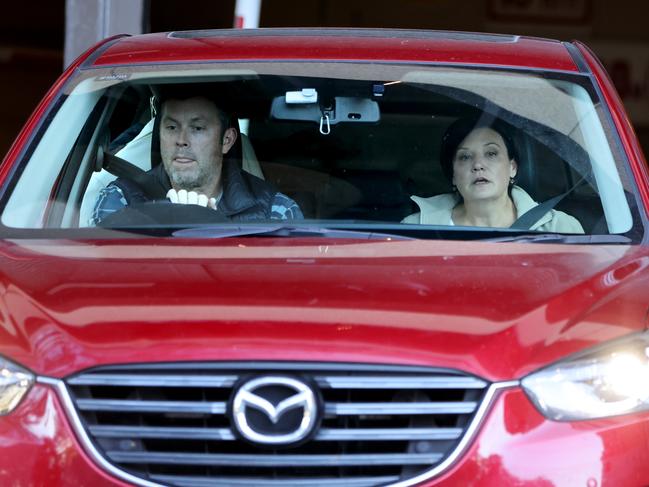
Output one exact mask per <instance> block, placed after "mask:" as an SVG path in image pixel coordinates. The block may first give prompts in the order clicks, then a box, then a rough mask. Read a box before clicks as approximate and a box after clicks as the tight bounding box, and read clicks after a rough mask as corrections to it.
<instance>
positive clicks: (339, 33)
mask: <svg viewBox="0 0 649 487" xmlns="http://www.w3.org/2000/svg"><path fill="white" fill-rule="evenodd" d="M287 36H292V37H295V36H304V37H383V38H385V37H392V38H395V39H430V40H456V41H480V42H496V43H513V42H516V41H517V40H518V39H519V36H514V35H506V34H483V33H480V32H454V31H443V30H416V29H349V28H335V27H332V28H261V29H211V30H187V31H175V32H170V33H169V34H168V37H170V38H172V39H199V38H206V37H287Z"/></svg>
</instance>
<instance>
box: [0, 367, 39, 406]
mask: <svg viewBox="0 0 649 487" xmlns="http://www.w3.org/2000/svg"><path fill="white" fill-rule="evenodd" d="M33 383H34V374H32V373H31V372H29V371H28V370H26V369H24V368H22V367H20V366H19V365H16V364H14V363H13V362H10V361H9V360H7V359H4V358H2V357H0V415H4V414H8V413H10V412H11V411H13V410H14V409H15V408H16V406H18V404H19V403H20V400H21V399H22V398H23V396H24V395H25V393H26V392H27V391H28V390H29V388H30V387H31V386H32V384H33Z"/></svg>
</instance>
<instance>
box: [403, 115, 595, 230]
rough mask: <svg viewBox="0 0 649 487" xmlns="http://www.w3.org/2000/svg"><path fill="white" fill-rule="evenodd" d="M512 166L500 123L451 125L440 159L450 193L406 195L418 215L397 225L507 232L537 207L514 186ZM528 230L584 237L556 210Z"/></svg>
mask: <svg viewBox="0 0 649 487" xmlns="http://www.w3.org/2000/svg"><path fill="white" fill-rule="evenodd" d="M517 161H518V156H517V153H516V148H515V146H514V144H513V141H512V139H511V137H510V136H509V133H508V130H507V127H506V126H505V125H504V124H503V123H502V122H501V121H499V120H494V119H488V120H486V119H475V118H472V119H459V120H457V121H456V122H454V123H453V124H452V125H451V126H450V127H449V128H448V130H447V131H446V133H445V134H444V137H443V139H442V147H441V155H440V163H441V165H442V170H443V171H444V175H445V176H446V177H447V178H448V179H449V181H450V182H451V183H452V184H453V190H454V192H453V193H447V194H441V195H437V196H433V197H431V198H421V197H419V196H412V197H411V198H412V200H413V201H415V203H417V205H419V209H420V212H419V213H414V214H412V215H409V216H407V217H406V218H404V219H403V223H425V224H430V225H462V226H476V227H499V228H507V227H510V226H511V225H512V224H513V223H514V222H515V221H516V219H517V218H518V217H520V216H521V215H522V214H524V213H525V212H527V211H528V210H530V209H531V208H533V207H534V206H537V205H538V203H536V202H535V201H534V200H533V199H532V198H531V197H530V195H528V194H527V193H526V192H525V191H524V190H523V189H521V188H520V187H518V186H515V185H514V182H515V178H516V174H517V172H518V162H517ZM530 230H537V231H543V232H563V233H584V229H583V228H582V226H581V225H580V223H579V222H578V221H577V219H575V218H574V217H572V216H570V215H568V214H566V213H564V212H562V211H557V210H550V211H548V212H547V213H546V214H545V215H543V216H542V217H540V218H539V220H538V221H537V222H536V223H534V224H533V225H532V226H531V228H530Z"/></svg>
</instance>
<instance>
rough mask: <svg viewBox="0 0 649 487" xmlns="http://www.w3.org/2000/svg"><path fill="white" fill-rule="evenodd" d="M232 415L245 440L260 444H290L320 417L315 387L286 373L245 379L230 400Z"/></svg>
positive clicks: (310, 429) (311, 429)
mask: <svg viewBox="0 0 649 487" xmlns="http://www.w3.org/2000/svg"><path fill="white" fill-rule="evenodd" d="M230 404H231V411H230V417H231V420H232V423H233V425H234V427H235V429H236V430H237V431H238V432H239V434H240V435H241V436H242V437H243V438H244V439H246V440H248V441H250V442H252V443H256V444H260V445H291V444H296V443H299V442H301V441H303V440H305V439H307V438H308V437H309V436H310V435H311V433H313V432H314V430H315V428H316V426H317V424H318V422H319V420H320V411H319V410H320V408H319V401H318V396H317V395H316V392H315V391H314V389H313V388H312V387H310V386H309V385H307V384H306V383H304V382H303V381H301V380H298V379H297V378H292V377H284V376H263V377H257V378H254V379H252V380H249V381H246V382H244V383H242V384H241V385H240V386H239V387H238V388H237V389H236V392H235V393H234V396H233V397H232V400H231V403H230Z"/></svg>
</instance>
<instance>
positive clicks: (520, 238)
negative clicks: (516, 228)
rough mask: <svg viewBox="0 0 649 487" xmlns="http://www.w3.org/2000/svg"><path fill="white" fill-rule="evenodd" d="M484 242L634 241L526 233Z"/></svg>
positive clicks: (604, 237) (590, 236)
mask: <svg viewBox="0 0 649 487" xmlns="http://www.w3.org/2000/svg"><path fill="white" fill-rule="evenodd" d="M481 241H482V242H523V243H525V242H529V243H567V244H593V245H598V244H599V245H602V244H630V243H632V240H631V239H630V238H629V237H625V236H624V235H565V234H561V233H525V234H522V235H507V236H503V237H491V238H485V239H482V240H481Z"/></svg>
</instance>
